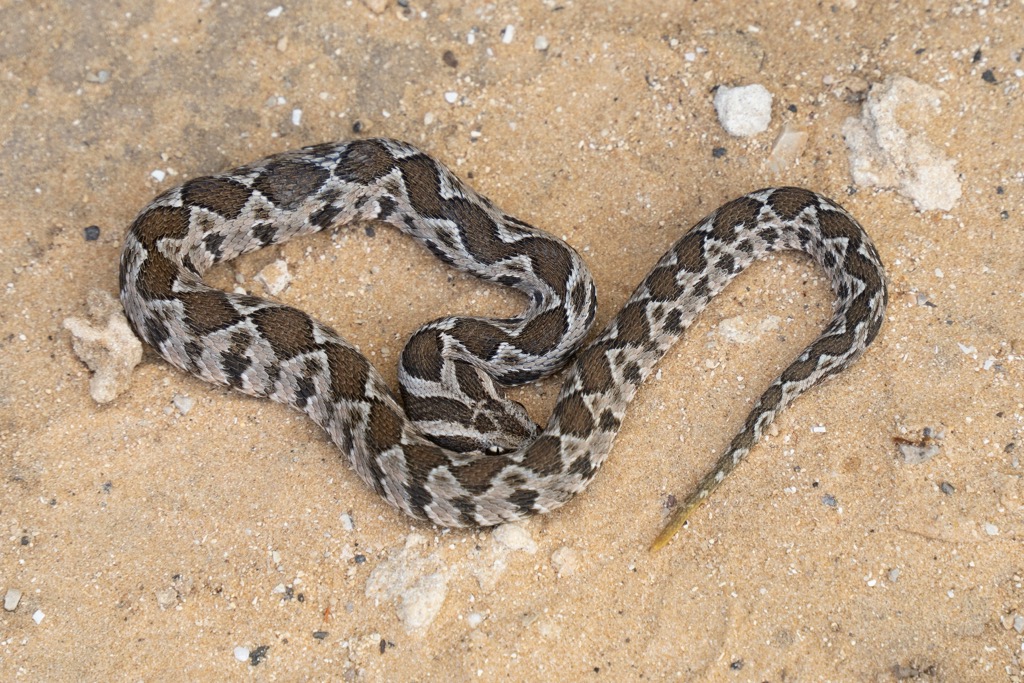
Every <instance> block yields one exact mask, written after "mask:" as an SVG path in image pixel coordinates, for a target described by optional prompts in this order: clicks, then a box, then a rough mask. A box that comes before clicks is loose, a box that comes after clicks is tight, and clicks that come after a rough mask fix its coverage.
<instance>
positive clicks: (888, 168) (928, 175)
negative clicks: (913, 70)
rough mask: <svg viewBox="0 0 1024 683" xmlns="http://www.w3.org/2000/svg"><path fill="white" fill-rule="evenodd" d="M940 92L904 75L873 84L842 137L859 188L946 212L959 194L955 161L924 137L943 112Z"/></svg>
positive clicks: (922, 208)
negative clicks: (882, 191) (887, 192)
mask: <svg viewBox="0 0 1024 683" xmlns="http://www.w3.org/2000/svg"><path fill="white" fill-rule="evenodd" d="M943 98H944V95H943V93H942V92H940V91H939V90H936V89H935V88H932V87H930V86H927V85H924V84H922V83H918V82H917V81H914V80H911V79H909V78H907V77H905V76H896V77H893V78H889V79H887V80H886V81H885V82H884V83H880V84H879V83H876V84H874V85H872V86H871V89H870V90H869V91H868V96H867V99H866V100H865V102H864V105H863V107H862V109H861V115H860V117H859V118H848V119H846V122H845V123H844V124H843V137H844V138H845V139H846V146H847V148H848V149H849V151H850V174H851V175H852V176H853V181H854V182H855V183H857V184H858V185H862V186H864V187H880V188H884V189H889V190H895V191H896V192H898V193H900V194H901V195H903V196H904V197H907V198H908V199H910V200H911V201H913V202H914V206H916V207H917V209H918V210H919V211H931V210H934V209H939V210H942V211H950V210H952V208H953V207H954V206H955V205H956V203H957V201H958V200H959V199H960V195H961V193H962V190H961V187H960V179H959V178H958V177H957V173H956V169H955V167H954V163H953V161H952V160H951V159H949V158H947V157H946V155H945V154H944V153H943V151H942V149H941V148H940V147H938V146H937V145H936V144H934V143H933V142H932V141H931V140H930V139H929V134H930V133H931V132H932V131H933V130H934V129H935V128H936V123H937V119H938V115H939V114H940V113H941V111H942V100H943Z"/></svg>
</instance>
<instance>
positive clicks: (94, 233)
mask: <svg viewBox="0 0 1024 683" xmlns="http://www.w3.org/2000/svg"><path fill="white" fill-rule="evenodd" d="M83 233H84V234H85V241H86V242H95V241H96V240H98V239H99V238H100V226H98V225H90V226H89V227H87V228H85V230H83Z"/></svg>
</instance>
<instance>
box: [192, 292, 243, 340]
mask: <svg viewBox="0 0 1024 683" xmlns="http://www.w3.org/2000/svg"><path fill="white" fill-rule="evenodd" d="M177 297H178V298H179V299H181V302H182V303H183V304H185V323H186V324H187V325H188V326H189V327H190V328H191V329H192V331H193V332H195V333H196V334H198V335H205V334H209V333H210V332H215V331H217V330H223V329H224V328H226V327H229V326H231V325H233V324H235V323H236V322H238V321H239V320H241V319H242V316H240V315H239V314H238V311H236V310H235V309H234V307H233V306H232V305H231V303H230V302H229V301H228V295H227V294H225V293H224V292H222V291H220V290H218V289H204V290H200V291H198V292H181V293H179V294H177Z"/></svg>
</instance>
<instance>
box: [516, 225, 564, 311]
mask: <svg viewBox="0 0 1024 683" xmlns="http://www.w3.org/2000/svg"><path fill="white" fill-rule="evenodd" d="M515 247H516V250H517V251H522V252H523V253H524V254H527V255H528V256H529V257H530V263H531V264H532V265H533V272H535V273H537V275H539V276H540V277H541V279H542V280H544V282H546V283H547V284H548V285H549V286H550V287H551V289H553V290H555V292H557V293H558V295H559V296H562V297H564V296H565V293H566V287H567V286H568V285H569V276H570V275H572V257H571V256H570V255H569V251H568V249H567V248H566V247H565V246H564V245H563V244H561V243H559V242H554V241H553V240H550V239H545V238H543V237H530V238H527V239H524V240H520V241H519V242H516V243H515Z"/></svg>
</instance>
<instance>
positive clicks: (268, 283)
mask: <svg viewBox="0 0 1024 683" xmlns="http://www.w3.org/2000/svg"><path fill="white" fill-rule="evenodd" d="M256 279H257V280H259V281H260V282H261V283H262V284H263V289H265V290H267V294H269V295H270V296H277V295H278V294H280V293H281V292H283V291H284V290H285V288H286V287H287V286H288V285H290V284H291V282H292V276H291V274H290V273H289V272H288V263H287V262H285V261H284V260H282V259H278V260H276V261H274V262H273V263H271V264H270V265H268V266H267V267H266V268H264V269H263V270H261V271H260V272H259V274H258V275H257V276H256Z"/></svg>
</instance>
